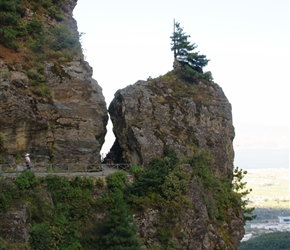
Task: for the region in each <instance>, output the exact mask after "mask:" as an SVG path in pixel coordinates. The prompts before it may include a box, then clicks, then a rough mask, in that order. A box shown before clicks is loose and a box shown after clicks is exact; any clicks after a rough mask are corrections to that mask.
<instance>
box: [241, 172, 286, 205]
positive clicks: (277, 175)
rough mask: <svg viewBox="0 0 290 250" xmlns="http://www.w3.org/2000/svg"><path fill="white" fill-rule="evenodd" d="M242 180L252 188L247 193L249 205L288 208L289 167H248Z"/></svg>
mask: <svg viewBox="0 0 290 250" xmlns="http://www.w3.org/2000/svg"><path fill="white" fill-rule="evenodd" d="M244 180H245V181H246V182H247V188H252V189H253V191H252V192H251V193H250V194H249V195H248V198H249V200H250V205H251V206H255V207H256V208H275V209H282V208H283V209H290V202H289V195H290V192H289V190H290V181H289V180H290V178H289V169H287V168H277V169H250V170H248V174H247V175H246V176H245V178H244Z"/></svg>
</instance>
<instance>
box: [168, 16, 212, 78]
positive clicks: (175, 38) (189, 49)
mask: <svg viewBox="0 0 290 250" xmlns="http://www.w3.org/2000/svg"><path fill="white" fill-rule="evenodd" d="M170 38H171V45H172V47H171V50H172V51H173V52H174V61H179V62H182V63H186V64H187V65H189V66H190V67H191V68H192V69H193V70H195V71H197V72H198V73H203V70H202V68H203V67H205V66H206V65H207V63H208V62H209V60H208V59H206V56H205V55H200V54H199V52H193V50H195V49H196V48H197V45H195V43H193V44H192V43H190V42H189V41H188V38H190V35H187V34H186V33H185V32H183V28H181V27H180V23H177V22H175V21H174V31H173V34H172V36H171V37H170Z"/></svg>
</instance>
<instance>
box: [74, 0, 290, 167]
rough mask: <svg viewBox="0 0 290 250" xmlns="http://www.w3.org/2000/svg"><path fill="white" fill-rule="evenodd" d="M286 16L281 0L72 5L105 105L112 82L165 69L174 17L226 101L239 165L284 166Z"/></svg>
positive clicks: (115, 85) (117, 85) (87, 0)
mask: <svg viewBox="0 0 290 250" xmlns="http://www.w3.org/2000/svg"><path fill="white" fill-rule="evenodd" d="M288 16H289V1H287V0H275V1H273V0H236V1H233V0H219V1H216V0H203V1H201V0H199V1H197V0H179V1H173V0H166V1H165V0H147V1H142V2H141V1H136V0H135V1H133V0H123V1H120V0H119V1H118V0H111V1H95V0H78V4H77V6H76V8H75V10H74V18H75V19H76V20H77V23H78V30H79V32H84V33H85V35H84V36H83V38H82V46H83V48H84V54H85V57H86V60H87V61H88V62H89V64H90V65H91V66H92V67H93V71H94V74H93V77H94V79H96V80H97V81H98V83H99V85H100V86H101V87H102V89H103V94H104V96H105V99H106V103H107V106H109V104H110V102H111V101H112V99H113V97H114V94H115V92H116V91H117V90H118V89H122V88H124V87H126V86H128V85H130V84H134V83H135V82H136V81H138V80H146V79H147V78H148V77H149V76H151V77H158V76H160V75H163V74H165V73H167V72H168V71H170V70H172V65H173V53H172V52H171V50H170V47H171V45H170V42H171V40H170V36H171V35H172V31H173V19H174V18H175V20H176V21H177V22H179V23H180V25H181V27H183V28H184V32H185V33H186V34H188V35H191V38H190V41H191V42H192V43H195V44H196V45H198V48H197V49H196V50H197V51H200V53H201V54H204V55H206V56H207V58H208V59H210V62H209V64H208V66H207V67H206V68H205V69H204V70H206V71H207V70H208V71H211V72H212V75H213V78H214V81H215V82H216V83H218V84H219V85H220V87H222V89H223V90H224V92H225V94H226V96H227V98H228V99H229V101H230V103H231V104H232V112H233V122H234V126H235V131H236V137H235V140H234V149H235V155H236V156H235V162H234V165H235V166H238V167H240V168H243V169H249V168H263V167H267V168H269V167H272V168H282V167H284V168H288V167H289V102H288V98H289V88H288V86H289V73H288V72H289V45H288V44H289V31H288V30H289V19H288ZM111 131H112V127H111V124H110V125H109V126H108V135H107V137H106V143H105V145H104V146H103V149H102V152H104V153H106V152H108V151H109V149H110V147H111V145H112V144H113V142H114V135H113V134H112V132H111Z"/></svg>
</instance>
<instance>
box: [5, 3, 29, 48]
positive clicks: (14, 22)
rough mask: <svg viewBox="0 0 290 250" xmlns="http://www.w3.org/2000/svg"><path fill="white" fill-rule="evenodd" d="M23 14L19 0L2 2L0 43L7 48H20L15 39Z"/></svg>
mask: <svg viewBox="0 0 290 250" xmlns="http://www.w3.org/2000/svg"><path fill="white" fill-rule="evenodd" d="M23 13H24V11H23V9H22V8H21V7H20V6H19V0H0V43H1V44H3V45H4V46H5V47H7V48H11V49H14V50H16V49H17V48H18V47H19V45H18V43H17V42H16V40H15V39H16V37H17V35H18V33H19V32H18V29H17V28H18V25H19V20H20V17H21V15H22V14H23Z"/></svg>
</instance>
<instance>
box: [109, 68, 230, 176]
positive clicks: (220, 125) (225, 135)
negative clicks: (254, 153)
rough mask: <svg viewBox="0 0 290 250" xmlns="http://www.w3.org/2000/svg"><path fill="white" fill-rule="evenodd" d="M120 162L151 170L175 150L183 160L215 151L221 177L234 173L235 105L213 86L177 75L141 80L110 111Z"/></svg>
mask: <svg viewBox="0 0 290 250" xmlns="http://www.w3.org/2000/svg"><path fill="white" fill-rule="evenodd" d="M109 113H110V117H111V119H112V122H113V128H114V133H115V136H116V141H115V145H114V147H113V148H112V150H113V151H114V153H115V154H116V157H117V159H118V160H119V161H125V162H130V163H132V164H133V165H146V164H148V162H149V161H150V160H151V159H152V158H154V157H158V156H161V155H162V152H163V150H164V148H165V147H170V148H172V149H174V151H175V152H176V153H177V154H178V156H179V157H181V158H184V157H191V156H192V155H193V154H194V153H195V152H196V150H198V149H205V150H209V151H210V153H211V155H212V158H213V160H214V163H213V168H214V169H215V170H216V171H218V173H219V175H220V176H225V177H226V176H227V175H228V174H229V172H231V171H232V164H233V159H234V151H233V145H232V141H233V138H234V127H233V125H232V114H231V105H230V103H229V102H228V100H227V98H226V96H225V95H224V93H223V91H222V89H221V88H220V87H219V86H218V85H217V84H215V83H213V82H205V81H199V82H197V83H192V82H188V81H184V80H182V79H180V78H179V77H178V75H175V74H174V72H172V73H170V74H169V75H165V76H163V77H159V78H157V79H154V80H150V81H138V82H137V83H135V84H134V85H130V86H128V87H126V88H124V89H122V90H119V91H117V92H116V94H115V98H114V100H113V101H112V103H111V104H110V107H109Z"/></svg>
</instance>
